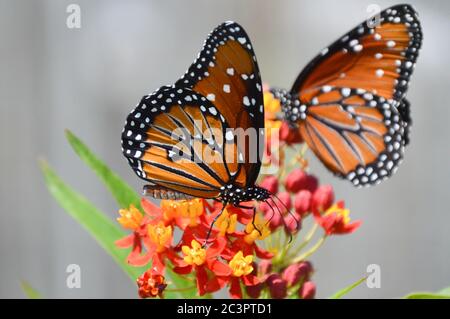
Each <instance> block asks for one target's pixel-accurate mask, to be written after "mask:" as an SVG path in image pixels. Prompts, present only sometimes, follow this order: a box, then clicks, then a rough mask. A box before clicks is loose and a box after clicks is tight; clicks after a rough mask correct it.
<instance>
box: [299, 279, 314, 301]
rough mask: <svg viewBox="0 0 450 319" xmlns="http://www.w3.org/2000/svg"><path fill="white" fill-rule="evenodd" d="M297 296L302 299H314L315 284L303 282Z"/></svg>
mask: <svg viewBox="0 0 450 319" xmlns="http://www.w3.org/2000/svg"><path fill="white" fill-rule="evenodd" d="M298 295H299V297H300V298H302V299H314V297H315V296H316V284H314V283H313V282H312V281H307V282H305V283H304V284H303V285H302V287H301V288H300V290H299V291H298Z"/></svg>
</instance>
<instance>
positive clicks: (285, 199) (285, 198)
mask: <svg viewBox="0 0 450 319" xmlns="http://www.w3.org/2000/svg"><path fill="white" fill-rule="evenodd" d="M277 197H278V199H279V200H280V201H281V202H282V203H283V204H280V205H279V206H278V208H280V210H281V211H282V212H283V211H287V210H290V209H291V207H292V201H291V195H290V194H289V193H288V192H281V193H279V194H278V195H277Z"/></svg>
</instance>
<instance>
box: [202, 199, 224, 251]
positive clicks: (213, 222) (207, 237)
mask: <svg viewBox="0 0 450 319" xmlns="http://www.w3.org/2000/svg"><path fill="white" fill-rule="evenodd" d="M227 204H228V203H227V202H224V203H222V209H221V210H220V213H219V214H217V216H216V217H214V219H213V221H212V223H211V226H209V230H208V234H207V235H206V238H205V242H204V243H203V247H206V244H207V242H208V239H209V236H210V235H211V232H212V229H213V227H214V224H215V222H216V221H217V219H219V217H220V216H221V215H222V213H223V211H224V210H225V207H227Z"/></svg>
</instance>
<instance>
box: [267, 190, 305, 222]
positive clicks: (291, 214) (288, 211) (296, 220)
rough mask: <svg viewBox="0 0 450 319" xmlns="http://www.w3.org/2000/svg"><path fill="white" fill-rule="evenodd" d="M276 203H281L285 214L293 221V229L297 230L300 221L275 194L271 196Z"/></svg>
mask: <svg viewBox="0 0 450 319" xmlns="http://www.w3.org/2000/svg"><path fill="white" fill-rule="evenodd" d="M272 195H273V196H274V197H275V198H276V199H278V201H279V202H280V203H281V205H282V206H283V207H284V208H285V209H286V211H287V213H288V214H289V215H290V216H291V217H292V218H293V219H294V220H295V228H296V229H298V228H299V226H300V221H299V220H298V219H297V217H295V215H294V213H292V211H291V210H290V209H289V208H288V207H287V206H286V205H285V204H284V203H283V201H282V200H281V199H280V198H279V197H278V196H277V195H275V194H272Z"/></svg>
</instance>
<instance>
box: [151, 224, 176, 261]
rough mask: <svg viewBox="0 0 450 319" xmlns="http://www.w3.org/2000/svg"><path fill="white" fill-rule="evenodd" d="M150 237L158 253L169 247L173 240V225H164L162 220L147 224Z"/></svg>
mask: <svg viewBox="0 0 450 319" xmlns="http://www.w3.org/2000/svg"><path fill="white" fill-rule="evenodd" d="M147 230H148V237H149V239H150V241H151V242H152V243H153V244H154V245H155V248H156V251H157V252H158V253H160V252H162V251H164V250H165V249H167V248H169V247H170V245H171V242H172V226H164V223H163V222H162V221H160V222H158V223H157V224H154V225H152V224H149V225H148V226H147Z"/></svg>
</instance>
